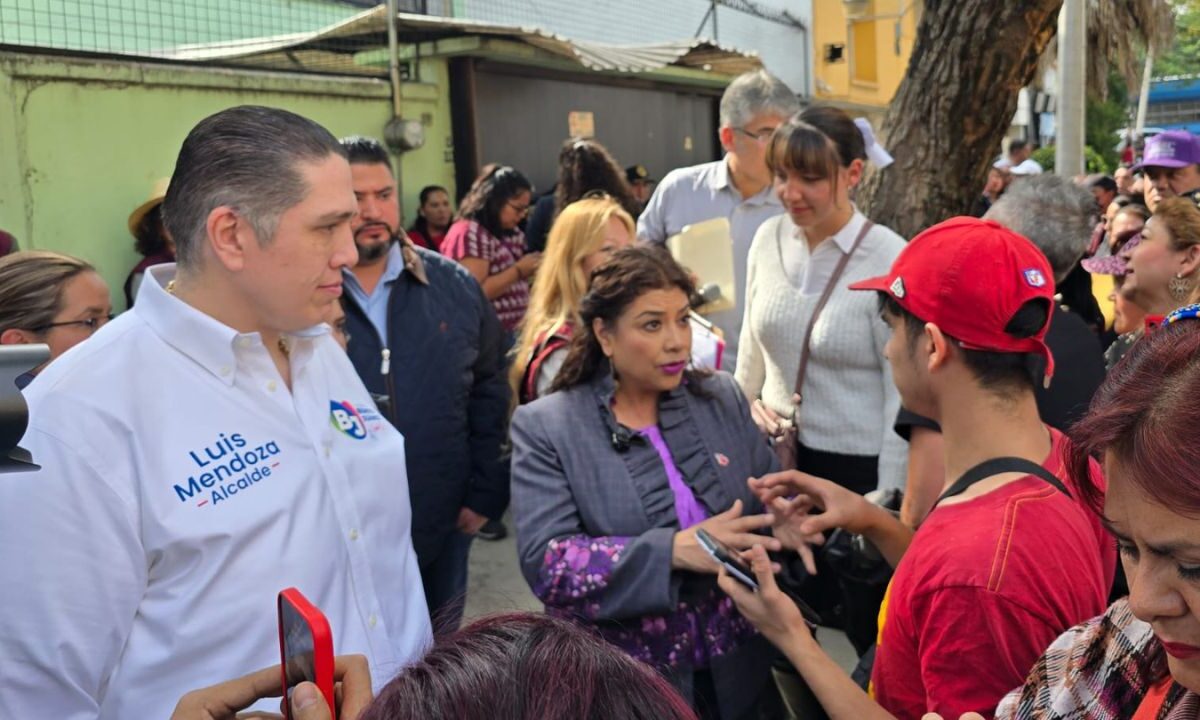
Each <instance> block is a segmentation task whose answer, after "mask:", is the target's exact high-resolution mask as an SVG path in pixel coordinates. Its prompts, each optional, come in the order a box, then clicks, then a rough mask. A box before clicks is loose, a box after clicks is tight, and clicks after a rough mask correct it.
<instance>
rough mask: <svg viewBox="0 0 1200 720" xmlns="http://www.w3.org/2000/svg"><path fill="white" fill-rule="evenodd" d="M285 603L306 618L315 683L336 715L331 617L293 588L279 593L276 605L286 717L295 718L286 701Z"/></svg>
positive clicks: (331, 713) (330, 714)
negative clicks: (326, 615) (310, 634)
mask: <svg viewBox="0 0 1200 720" xmlns="http://www.w3.org/2000/svg"><path fill="white" fill-rule="evenodd" d="M284 603H287V604H288V605H290V606H291V607H292V609H293V610H294V611H295V612H296V614H297V615H299V616H300V617H302V618H304V622H305V624H307V625H308V629H309V632H311V633H312V640H313V674H314V675H315V678H314V682H315V683H316V686H317V689H318V690H320V691H321V695H323V696H324V697H325V701H326V702H327V703H329V717H332V718H336V717H337V707H336V706H335V704H334V702H335V701H334V694H333V632H332V631H330V629H329V620H328V619H326V617H325V613H323V612H321V611H320V610H319V609H317V606H316V605H313V604H312V603H311V602H309V601H308V598H306V597H304V594H303V593H301V592H300V591H299V590H297V589H296V588H294V587H293V588H288V589H286V590H284V591H282V592H280V593H279V601H278V605H277V615H278V623H279V658H280V668H279V673H280V677H281V680H282V683H283V697H284V702H283V711H284V717H285V718H287V720H291V717H292V708H291V703H289V702H287V691H288V684H287V646H286V645H285V643H284V628H283V604H284Z"/></svg>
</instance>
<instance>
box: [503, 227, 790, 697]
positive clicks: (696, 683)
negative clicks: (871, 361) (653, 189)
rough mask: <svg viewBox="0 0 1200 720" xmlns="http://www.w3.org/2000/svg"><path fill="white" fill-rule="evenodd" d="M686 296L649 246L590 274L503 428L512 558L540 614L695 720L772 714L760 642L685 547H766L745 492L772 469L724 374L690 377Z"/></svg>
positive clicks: (710, 571)
mask: <svg viewBox="0 0 1200 720" xmlns="http://www.w3.org/2000/svg"><path fill="white" fill-rule="evenodd" d="M692 292H693V287H692V282H691V280H690V279H689V278H688V275H687V273H686V272H685V271H684V270H683V269H682V268H681V267H680V266H679V265H678V264H677V263H676V262H675V261H674V260H673V259H672V258H671V256H670V255H669V254H668V253H667V252H666V250H664V249H662V248H659V247H653V246H639V247H631V248H626V249H624V250H620V251H618V252H616V253H614V254H613V256H612V257H611V258H610V259H609V260H607V261H606V262H605V263H604V264H603V265H601V266H600V267H599V268H597V269H596V270H595V271H594V272H593V273H592V279H591V286H590V289H589V290H588V292H587V294H586V295H585V296H584V297H583V299H582V301H581V302H580V306H579V318H580V320H579V323H578V325H577V328H576V331H575V333H574V334H573V337H572V339H571V345H570V346H569V349H568V351H567V357H566V359H565V360H564V362H563V366H562V369H561V370H560V371H559V373H558V375H557V377H556V378H555V381H554V384H553V386H552V388H551V392H550V393H549V394H547V395H544V396H542V397H540V398H538V399H537V400H535V401H534V402H532V403H528V404H526V405H522V406H521V407H519V408H518V409H517V411H516V413H515V415H514V416H513V421H512V451H513V454H512V483H513V489H512V500H513V515H514V519H515V521H516V528H517V551H518V555H519V558H520V561H521V570H522V572H523V574H524V576H525V579H526V581H527V582H528V583H529V585H530V587H531V588H532V589H533V592H534V594H535V595H537V596H538V598H540V599H541V600H542V602H544V603H545V605H546V611H547V612H548V613H550V614H552V615H555V616H557V617H563V618H567V619H571V620H574V621H575V622H578V623H580V624H582V625H585V626H587V627H590V628H592V629H594V630H595V631H596V632H597V633H598V634H599V635H600V636H601V637H603V638H605V639H606V640H608V641H609V642H611V643H613V644H614V645H616V646H617V647H620V648H621V649H623V650H624V651H625V652H627V653H628V654H629V655H631V656H633V657H634V658H637V659H639V660H642V661H644V662H646V663H648V664H650V665H652V666H653V667H655V668H656V669H658V670H659V671H660V672H661V673H663V675H664V676H666V677H667V678H668V679H669V680H671V682H672V683H673V684H674V685H675V686H676V687H677V688H678V689H679V690H680V691H681V692H682V694H683V696H684V697H685V698H687V699H688V700H689V701H690V702H691V703H692V705H693V707H695V708H696V710H697V712H698V714H699V716H700V717H701V718H702V719H705V718H743V717H778V716H779V714H780V712H781V708H780V706H779V704H778V703H779V702H780V701H779V698H778V693H777V692H776V690H775V686H774V683H773V682H772V678H771V667H770V664H771V659H772V651H771V649H770V645H769V644H768V643H767V642H766V640H765V639H764V638H763V637H762V636H761V635H759V633H758V631H757V630H755V629H754V627H753V626H752V625H751V624H750V623H749V621H747V620H746V619H745V618H743V617H742V615H741V614H740V613H739V612H738V610H737V608H735V607H734V606H733V603H732V601H731V600H730V599H729V598H728V597H726V596H725V595H724V594H723V593H721V591H720V590H719V589H718V588H717V584H716V577H717V570H718V568H719V565H718V564H717V563H716V561H714V560H713V559H712V558H711V557H710V556H709V555H708V554H707V553H706V552H705V550H704V549H703V548H702V546H701V545H700V543H699V540H698V538H697V533H698V531H699V530H704V531H705V532H707V533H708V534H710V535H711V536H713V537H715V538H716V539H717V540H718V541H720V542H722V543H724V544H725V545H727V546H729V547H730V548H731V549H732V550H734V551H736V550H745V549H748V548H750V547H752V546H753V545H755V544H762V545H765V546H767V547H771V548H775V549H778V548H779V541H778V540H777V539H775V538H772V537H770V536H767V535H762V534H758V533H759V532H761V531H764V530H766V529H768V528H769V527H770V526H771V523H772V518H771V516H770V515H767V514H763V507H762V505H761V504H760V503H759V502H758V500H757V499H756V498H755V497H754V495H753V494H752V493H751V492H750V489H749V487H748V485H747V483H746V479H747V478H748V477H751V476H754V477H759V476H761V475H762V474H763V473H766V472H770V471H772V470H776V469H778V464H777V461H776V459H775V455H774V453H772V452H771V449H770V447H769V446H768V445H767V443H766V441H765V440H764V439H763V437H762V435H761V434H760V433H759V431H758V428H757V426H756V425H755V424H754V421H753V419H752V418H751V415H750V406H749V403H748V402H747V400H746V398H745V396H744V395H743V394H742V392H741V390H740V389H739V387H738V385H737V384H736V383H735V382H734V381H733V378H732V377H730V376H729V375H728V374H726V373H720V372H717V373H711V372H704V371H697V370H694V369H692V368H691V366H690V363H689V358H690V357H691V344H692V338H691V333H692V328H691V324H690V323H689V321H688V315H689V309H690V304H689V297H690V295H691V293H692Z"/></svg>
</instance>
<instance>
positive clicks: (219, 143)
mask: <svg viewBox="0 0 1200 720" xmlns="http://www.w3.org/2000/svg"><path fill="white" fill-rule="evenodd" d="M330 155H337V156H339V157H346V151H345V150H344V149H343V148H342V146H341V144H340V143H338V141H337V138H335V137H334V136H333V135H332V134H330V132H329V131H328V130H326V129H325V128H323V127H321V126H320V125H318V124H317V123H315V122H313V121H312V120H309V119H308V118H305V117H301V116H300V115H297V114H295V113H291V112H288V111H286V110H279V109H277V108H268V107H261V106H258V105H241V106H238V107H234V108H230V109H228V110H222V111H221V112H219V113H216V114H215V115H210V116H208V117H207V118H205V119H203V120H201V121H200V122H199V124H197V125H196V127H194V128H192V131H191V132H190V133H188V136H187V138H186V139H185V140H184V141H183V147H181V148H180V149H179V157H178V159H176V161H175V172H174V174H172V175H171V183H170V185H169V186H168V187H167V196H166V198H165V199H164V200H163V211H162V212H163V220H164V222H165V223H166V226H167V230H168V231H169V232H170V233H171V237H172V238H173V239H174V240H175V255H176V257H177V258H178V261H179V264H180V265H181V266H182V267H195V266H197V265H198V264H199V262H200V257H201V250H202V248H203V243H204V240H205V237H206V234H207V228H206V226H207V224H208V216H209V214H210V213H211V212H212V211H213V210H214V209H216V208H218V207H229V208H232V209H233V210H234V212H236V213H237V214H238V215H239V216H241V217H243V218H245V219H246V221H247V222H248V223H250V226H251V227H252V228H253V229H254V233H255V235H256V236H257V238H258V241H259V243H262V244H266V243H268V242H270V241H271V239H272V238H273V237H274V236H275V230H276V228H277V227H278V224H279V217H280V216H281V215H283V213H284V212H285V211H287V209H288V208H290V207H292V206H294V205H296V204H298V203H299V202H300V201H302V200H303V199H304V197H305V196H306V195H307V194H308V191H309V188H308V184H307V183H306V182H305V180H304V177H303V176H302V175H301V173H300V170H299V168H298V167H297V166H298V165H299V164H300V163H304V162H310V163H311V162H320V161H322V160H324V159H326V158H328V157H329V156H330Z"/></svg>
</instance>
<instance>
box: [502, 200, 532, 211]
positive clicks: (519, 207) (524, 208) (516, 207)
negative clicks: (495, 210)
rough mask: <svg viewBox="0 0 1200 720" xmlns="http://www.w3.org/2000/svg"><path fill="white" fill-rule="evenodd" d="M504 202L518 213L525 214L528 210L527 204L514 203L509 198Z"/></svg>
mask: <svg viewBox="0 0 1200 720" xmlns="http://www.w3.org/2000/svg"><path fill="white" fill-rule="evenodd" d="M504 204H505V205H507V206H508V207H509V208H511V209H512V211H513V212H515V213H516V214H518V215H525V214H527V213H528V212H529V206H528V205H514V204H513V201H512V200H509V201H508V202H506V203H504Z"/></svg>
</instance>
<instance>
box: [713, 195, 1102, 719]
mask: <svg viewBox="0 0 1200 720" xmlns="http://www.w3.org/2000/svg"><path fill="white" fill-rule="evenodd" d="M851 287H852V288H853V289H855V290H873V291H876V292H878V293H879V294H880V305H881V308H882V312H883V316H884V319H885V320H886V321H887V322H888V324H889V325H890V326H891V327H892V331H893V332H892V338H891V340H890V341H889V343H888V345H887V347H886V349H885V352H886V354H887V357H888V360H889V362H890V363H891V365H892V374H893V377H894V378H895V381H896V386H897V387H898V388H899V390H900V395H901V397H902V399H903V400H904V404H905V406H906V407H909V408H913V409H914V411H916V412H919V413H920V414H922V415H925V416H928V417H931V418H933V419H935V420H937V421H938V422H939V423H940V424H941V426H942V428H943V433H944V446H945V468H946V489H945V490H944V492H943V495H942V497H941V499H940V500H939V502H938V503H937V504H936V505H935V507H934V510H933V511H932V512H931V513H930V515H929V517H928V518H927V519H926V521H925V523H924V524H923V525H922V526H921V528H920V531H919V532H917V533H916V534H915V535H914V534H913V533H912V531H911V530H909V529H908V528H907V527H906V526H904V525H902V524H901V523H900V522H899V521H898V520H896V519H895V518H894V517H893V516H891V515H890V514H888V513H887V512H886V511H884V510H882V509H880V508H878V507H877V506H875V505H872V504H871V503H870V502H868V501H866V500H865V499H863V498H862V497H861V496H859V495H856V494H854V493H850V492H847V491H846V490H844V489H843V488H840V487H838V486H837V485H835V484H833V483H831V482H828V481H825V480H821V479H819V478H814V477H811V476H807V475H803V474H800V473H796V472H788V473H777V474H774V475H769V476H766V477H764V478H758V479H752V480H751V481H750V482H751V486H752V487H753V488H754V489H755V490H756V491H757V492H758V494H759V495H760V497H761V498H762V499H763V500H764V502H769V503H771V507H772V509H773V510H774V511H775V512H776V513H777V514H778V515H779V521H780V524H779V525H778V526H777V528H776V537H779V538H780V539H781V540H783V541H784V543H785V545H789V546H791V547H795V548H796V549H798V550H800V551H801V553H802V554H803V553H806V552H808V550H807V548H806V547H805V544H806V541H808V540H812V539H813V538H814V536H815V535H817V534H820V533H824V532H827V531H829V530H832V529H834V528H837V527H841V528H845V529H846V530H848V531H851V532H855V533H861V534H863V535H865V536H866V538H867V539H868V540H870V541H871V542H872V543H874V544H875V545H876V546H877V547H878V548H879V550H880V551H881V552H882V553H883V554H884V556H885V557H887V559H888V560H889V562H891V563H892V564H893V565H895V567H896V572H895V576H894V577H893V579H892V583H891V587H890V588H889V590H888V597H887V599H886V600H885V603H884V607H883V610H882V611H881V629H880V635H879V645H878V648H877V651H876V656H875V665H874V670H873V674H872V689H873V693H874V698H875V700H876V701H877V702H878V703H879V705H881V706H882V707H883V709H884V710H887V711H888V712H890V713H891V714H892V715H895V716H897V717H901V718H920V717H921V716H922V715H923V714H924V713H925V712H927V711H930V712H938V713H941V714H942V715H943V716H944V717H951V718H957V717H959V715H960V714H962V713H965V712H969V711H974V712H979V713H982V714H984V715H985V716H987V717H991V712H992V711H993V710H994V709H995V707H996V705H997V703H998V702H999V701H1000V699H1001V698H1002V697H1003V696H1004V695H1005V693H1007V692H1008V691H1009V690H1011V689H1013V688H1015V687H1018V686H1020V684H1021V683H1022V682H1023V680H1024V678H1025V676H1026V673H1027V672H1028V671H1029V669H1030V668H1031V667H1032V666H1033V663H1034V661H1035V660H1036V659H1037V658H1038V657H1040V656H1041V654H1042V652H1043V650H1045V648H1046V647H1047V646H1048V645H1049V644H1050V642H1051V641H1052V640H1054V639H1055V638H1056V637H1057V636H1058V635H1059V634H1060V633H1061V632H1063V631H1064V630H1066V629H1067V628H1069V627H1071V626H1073V625H1075V624H1077V623H1079V622H1082V621H1083V620H1086V619H1088V618H1091V617H1093V616H1095V615H1097V614H1098V613H1100V612H1102V611H1103V610H1104V607H1105V605H1106V599H1107V595H1108V589H1109V587H1110V584H1111V582H1112V574H1113V569H1114V567H1115V563H1116V553H1115V545H1114V543H1113V542H1112V540H1111V539H1110V538H1108V537H1107V536H1106V535H1105V533H1104V530H1103V528H1102V527H1101V526H1100V524H1099V522H1098V520H1097V519H1096V518H1095V517H1094V516H1093V515H1091V514H1090V513H1089V512H1088V511H1087V510H1086V509H1085V508H1084V507H1083V506H1082V505H1081V504H1080V503H1079V502H1078V501H1077V500H1076V499H1075V497H1076V496H1077V495H1078V493H1077V492H1076V489H1075V488H1076V487H1077V485H1076V481H1073V480H1071V479H1069V478H1068V477H1067V475H1066V472H1065V469H1064V467H1063V464H1062V461H1061V459H1060V457H1061V452H1062V450H1063V446H1064V445H1065V444H1066V443H1067V442H1068V441H1067V439H1066V438H1065V437H1063V436H1062V435H1061V434H1060V433H1058V432H1057V431H1055V430H1052V429H1050V428H1048V427H1047V426H1046V425H1044V424H1043V423H1042V421H1041V420H1040V418H1039V417H1038V410H1037V402H1036V400H1035V399H1034V387H1035V385H1036V384H1037V383H1041V382H1043V380H1044V378H1046V377H1049V375H1050V374H1051V373H1052V372H1053V369H1054V360H1053V358H1052V357H1051V354H1050V351H1049V349H1048V348H1047V347H1046V344H1045V342H1044V338H1045V335H1046V330H1047V327H1048V325H1049V318H1050V312H1051V308H1052V307H1053V305H1052V303H1053V297H1054V281H1053V273H1052V271H1051V269H1050V266H1049V264H1048V262H1047V261H1046V258H1045V256H1044V255H1043V254H1042V253H1041V252H1040V251H1039V250H1038V249H1037V248H1036V247H1034V245H1033V244H1032V243H1030V242H1029V241H1028V240H1026V239H1025V238H1023V237H1021V236H1020V235H1017V234H1015V233H1013V232H1012V231H1010V230H1007V229H1006V228H1004V227H1002V226H1001V225H999V224H997V223H995V222H992V221H986V220H976V219H973V218H955V219H952V220H948V221H946V222H944V223H941V224H940V225H937V226H935V227H933V228H930V229H929V230H927V231H925V232H923V233H921V234H920V235H918V236H917V237H916V238H914V239H913V241H912V242H911V243H909V245H908V246H907V247H906V248H905V250H904V251H903V252H902V253H901V254H900V256H899V257H898V258H897V259H896V261H895V263H894V264H893V266H892V271H891V272H890V273H889V274H888V275H885V276H882V277H877V278H873V279H870V280H866V281H863V282H860V283H857V284H855V285H852V286H851ZM1093 471H1094V475H1093V477H1092V478H1090V479H1085V480H1084V482H1089V481H1090V482H1095V483H1103V478H1102V477H1101V476H1100V470H1099V466H1098V465H1097V466H1094V467H1093ZM785 498H792V499H790V500H789V499H785ZM812 506H815V507H817V508H820V509H821V510H823V512H822V513H821V514H818V515H808V514H806V513H805V512H803V511H805V510H807V509H808V508H810V507H812ZM753 555H754V557H753V560H754V565H755V571H756V573H757V575H758V582H759V585H760V592H758V593H751V592H746V591H744V590H743V589H742V588H740V587H739V586H737V584H736V583H735V582H733V581H732V580H731V579H730V578H722V580H721V586H722V588H724V589H725V590H726V592H729V594H730V595H732V596H733V598H734V600H735V601H736V602H737V604H738V607H739V609H740V610H741V612H742V614H743V615H744V616H746V617H747V618H749V619H750V620H751V621H752V622H754V623H755V625H757V626H758V627H759V629H760V630H762V632H763V633H764V634H765V635H766V636H767V637H768V638H769V639H771V640H772V642H774V643H775V644H776V645H777V646H778V647H779V648H780V649H781V650H783V651H784V653H785V654H786V655H787V656H788V658H789V659H790V660H791V661H792V663H793V664H794V665H795V666H796V668H797V670H799V672H800V673H801V674H802V675H803V676H804V679H805V681H806V682H807V683H808V685H809V686H810V687H811V688H812V689H813V691H814V692H815V693H816V695H817V698H818V699H819V700H820V701H821V702H822V704H823V705H824V706H825V709H826V711H827V712H828V713H829V715H830V716H831V717H833V718H835V719H836V718H839V717H850V718H854V720H861V719H862V718H864V717H877V716H879V707H878V706H876V705H874V704H873V703H871V701H870V700H869V699H868V697H867V696H866V695H865V694H863V693H862V692H860V691H858V690H857V689H856V687H855V685H854V684H853V682H852V681H851V680H850V679H849V678H848V677H847V676H846V675H845V673H843V672H842V671H841V670H840V669H839V668H838V667H837V665H836V664H835V663H833V661H832V660H830V659H829V658H828V656H826V655H825V654H824V653H823V652H821V651H820V649H819V646H817V645H816V643H815V642H814V641H813V638H812V636H811V634H809V632H808V630H807V628H806V627H805V625H804V622H803V620H802V619H801V618H800V617H799V612H798V611H797V610H796V607H795V604H794V603H793V602H792V601H791V600H790V599H788V598H787V597H786V596H783V595H782V594H781V593H779V592H778V589H777V588H776V586H775V582H774V578H773V577H772V575H771V571H770V563H769V561H768V560H767V558H766V554H765V553H764V552H762V550H761V549H760V548H756V549H755V550H754V551H753Z"/></svg>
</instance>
